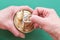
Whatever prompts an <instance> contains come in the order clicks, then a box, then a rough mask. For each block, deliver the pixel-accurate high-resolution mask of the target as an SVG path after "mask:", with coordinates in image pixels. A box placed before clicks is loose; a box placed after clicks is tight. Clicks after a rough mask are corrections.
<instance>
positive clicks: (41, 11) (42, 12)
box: [36, 7, 50, 17]
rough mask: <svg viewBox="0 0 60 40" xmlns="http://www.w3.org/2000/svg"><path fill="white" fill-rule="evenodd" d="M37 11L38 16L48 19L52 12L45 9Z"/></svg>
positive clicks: (38, 8)
mask: <svg viewBox="0 0 60 40" xmlns="http://www.w3.org/2000/svg"><path fill="white" fill-rule="evenodd" d="M36 10H37V11H38V15H39V16H41V17H47V16H48V14H49V12H50V9H48V8H43V7H37V8H36Z"/></svg>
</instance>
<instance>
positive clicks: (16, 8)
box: [11, 6, 33, 19]
mask: <svg viewBox="0 0 60 40" xmlns="http://www.w3.org/2000/svg"><path fill="white" fill-rule="evenodd" d="M11 8H14V9H13V10H14V12H13V13H12V14H11V17H12V19H13V17H14V15H15V13H16V12H17V11H20V10H28V11H30V12H31V13H32V12H33V9H32V8H30V7H28V6H14V7H11Z"/></svg>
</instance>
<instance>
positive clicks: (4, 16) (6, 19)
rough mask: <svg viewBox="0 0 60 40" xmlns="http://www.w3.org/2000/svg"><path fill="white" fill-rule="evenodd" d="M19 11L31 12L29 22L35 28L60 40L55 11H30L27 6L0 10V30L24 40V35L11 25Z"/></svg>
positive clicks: (55, 39) (59, 26) (58, 24)
mask: <svg viewBox="0 0 60 40" xmlns="http://www.w3.org/2000/svg"><path fill="white" fill-rule="evenodd" d="M21 9H26V10H30V11H31V12H32V17H31V18H30V20H31V21H32V22H33V23H34V27H35V28H41V29H43V30H45V31H46V32H48V33H49V34H50V35H51V36H52V37H53V39H54V40H60V31H59V30H60V19H59V17H58V15H57V13H56V11H55V10H54V9H49V8H43V7H37V8H36V9H35V10H32V9H31V8H30V7H28V6H11V7H8V8H5V9H3V10H0V29H3V30H8V31H10V32H11V33H13V34H14V35H15V36H16V37H21V38H25V35H24V34H23V33H21V32H19V31H18V30H17V29H16V28H15V26H14V24H13V18H14V15H15V13H16V12H17V11H19V10H21Z"/></svg>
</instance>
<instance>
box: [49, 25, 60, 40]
mask: <svg viewBox="0 0 60 40" xmlns="http://www.w3.org/2000/svg"><path fill="white" fill-rule="evenodd" d="M55 27H56V26H55ZM49 34H50V35H51V36H52V37H53V39H54V40H60V26H57V27H56V28H55V29H54V30H52V31H51V32H49Z"/></svg>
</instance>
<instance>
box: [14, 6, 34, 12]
mask: <svg viewBox="0 0 60 40" xmlns="http://www.w3.org/2000/svg"><path fill="white" fill-rule="evenodd" d="M19 10H28V11H30V12H33V9H32V8H30V7H29V6H17V7H16V8H15V9H14V11H15V12H17V11H19Z"/></svg>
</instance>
